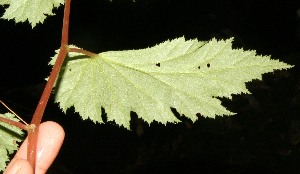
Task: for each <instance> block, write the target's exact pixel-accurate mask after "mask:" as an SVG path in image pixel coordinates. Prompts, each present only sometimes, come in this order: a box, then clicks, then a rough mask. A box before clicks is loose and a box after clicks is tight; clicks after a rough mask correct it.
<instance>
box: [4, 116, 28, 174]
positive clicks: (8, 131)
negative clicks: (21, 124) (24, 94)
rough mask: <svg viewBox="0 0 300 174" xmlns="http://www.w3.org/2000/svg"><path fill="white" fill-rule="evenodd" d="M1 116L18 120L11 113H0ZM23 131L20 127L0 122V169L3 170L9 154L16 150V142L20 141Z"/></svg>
mask: <svg viewBox="0 0 300 174" xmlns="http://www.w3.org/2000/svg"><path fill="white" fill-rule="evenodd" d="M0 116H1V117H4V118H8V119H11V120H14V121H19V120H18V119H17V118H15V116H14V115H13V114H10V113H6V114H0ZM22 135H23V132H22V131H21V129H19V128H17V127H15V126H11V125H8V124H6V123H3V122H0V171H3V170H4V169H5V167H6V162H7V161H9V156H8V155H9V154H12V153H13V152H14V151H15V150H18V148H19V147H18V144H17V143H16V142H19V141H21V140H22V139H21V137H22Z"/></svg>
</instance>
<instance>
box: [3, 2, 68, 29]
mask: <svg viewBox="0 0 300 174" xmlns="http://www.w3.org/2000/svg"><path fill="white" fill-rule="evenodd" d="M7 4H8V5H9V7H8V8H7V9H6V11H5V13H4V15H3V16H2V18H4V19H8V20H10V19H15V21H16V23H18V22H25V21H26V20H28V21H29V23H30V24H31V26H32V28H33V27H35V26H36V24H37V23H43V22H44V20H45V18H46V17H47V16H51V15H54V14H53V13H52V9H53V8H54V7H59V6H60V5H62V4H64V0H0V5H7Z"/></svg>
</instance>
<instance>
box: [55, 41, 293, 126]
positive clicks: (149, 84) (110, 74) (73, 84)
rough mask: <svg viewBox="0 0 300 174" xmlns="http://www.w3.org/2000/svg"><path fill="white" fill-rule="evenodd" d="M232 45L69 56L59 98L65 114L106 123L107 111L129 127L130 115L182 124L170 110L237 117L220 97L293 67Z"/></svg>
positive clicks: (176, 45) (170, 44)
mask: <svg viewBox="0 0 300 174" xmlns="http://www.w3.org/2000/svg"><path fill="white" fill-rule="evenodd" d="M232 41H233V39H232V38H231V39H228V40H226V41H223V40H221V41H217V40H215V39H212V40H211V41H209V42H201V41H200V42H199V41H197V40H188V41H186V40H185V39H184V38H183V37H182V38H178V39H174V40H171V41H166V42H163V43H161V44H159V45H156V46H154V47H151V48H146V49H140V50H128V51H108V52H103V53H100V54H99V55H98V56H96V57H94V58H87V57H86V56H84V55H81V54H79V53H69V57H68V58H67V62H66V65H65V66H64V67H63V70H62V72H61V74H60V77H59V79H58V82H59V83H57V85H56V99H55V100H56V102H59V104H60V107H61V108H62V110H63V111H66V110H67V109H68V108H70V107H72V106H74V107H75V111H76V112H78V113H79V114H80V115H81V117H82V118H83V119H87V118H89V119H91V120H93V121H94V122H100V123H102V122H103V121H102V119H101V107H104V108H105V111H106V112H107V117H108V121H112V120H114V121H115V122H116V123H117V124H118V125H123V126H124V127H126V128H129V121H130V111H134V112H136V113H137V114H138V116H139V117H141V118H142V119H144V120H145V121H146V122H148V123H151V122H152V121H154V120H156V121H158V122H161V123H164V124H165V123H167V122H178V121H179V120H178V119H177V118H176V117H175V116H174V115H173V113H172V111H171V110H170V107H173V108H176V109H177V111H178V112H179V113H181V114H184V115H185V116H186V117H188V118H190V119H191V120H192V121H195V120H197V116H196V114H197V113H201V114H202V115H204V116H207V117H215V116H216V115H232V114H234V113H232V112H230V111H228V110H226V108H224V107H223V106H222V105H221V101H220V100H219V99H218V98H217V97H227V98H231V95H232V94H240V93H250V92H249V91H248V90H247V89H246V86H245V82H249V81H251V80H253V79H261V78H262V76H261V74H263V73H267V72H272V71H274V70H276V69H287V68H291V67H292V66H290V65H288V64H286V63H282V62H280V61H278V60H271V59H270V57H269V56H257V55H256V53H255V51H244V50H242V49H232V43H231V42H232ZM55 57H56V56H55ZM55 57H54V59H53V60H52V61H51V63H50V64H53V63H54V61H55V59H56V58H55Z"/></svg>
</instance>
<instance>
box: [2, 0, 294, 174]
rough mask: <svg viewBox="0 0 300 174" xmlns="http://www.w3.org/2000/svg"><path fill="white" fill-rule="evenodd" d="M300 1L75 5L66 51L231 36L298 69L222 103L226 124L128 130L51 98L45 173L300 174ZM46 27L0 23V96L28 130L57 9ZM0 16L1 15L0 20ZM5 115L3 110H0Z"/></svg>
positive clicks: (75, 1)
mask: <svg viewBox="0 0 300 174" xmlns="http://www.w3.org/2000/svg"><path fill="white" fill-rule="evenodd" d="M299 4H300V2H299V0H282V1H279V0H278V1H276V0H273V1H267V0H256V1H255V0H231V1H224V0H197V1H196V0H176V1H175V0H136V2H132V1H130V0H113V1H112V2H110V1H109V0H72V4H71V21H70V23H71V24H70V43H71V44H75V45H77V46H79V47H84V48H85V49H87V50H90V51H93V52H96V53H98V52H102V51H108V50H124V49H137V48H145V47H148V46H153V45H155V44H157V43H160V42H162V41H164V40H167V39H174V38H176V37H181V36H185V37H186V38H187V39H191V38H198V39H199V40H209V39H211V38H212V37H216V38H218V39H226V38H229V37H235V42H234V47H237V48H241V47H243V48H244V49H251V50H253V49H254V50H257V53H258V54H263V55H272V57H273V58H275V59H280V60H282V61H284V62H286V63H289V64H293V65H296V66H295V67H294V68H293V69H290V70H288V71H276V72H275V73H270V74H266V75H264V81H254V82H252V83H249V84H248V85H247V86H248V88H249V89H250V91H251V92H252V93H253V94H252V95H238V96H234V97H233V100H232V101H230V100H227V99H222V101H223V104H224V105H225V106H227V107H228V109H229V110H231V111H233V112H237V113H238V114H236V115H235V116H232V117H226V116H224V117H216V119H210V118H204V117H201V116H199V120H198V121H197V122H196V123H191V122H190V121H189V120H187V119H185V118H182V120H183V122H182V123H179V124H177V125H174V124H168V125H167V126H164V125H161V124H158V123H153V124H151V125H150V126H149V125H147V124H145V123H144V122H142V121H140V120H138V119H136V116H135V115H134V114H133V115H132V118H133V119H132V129H133V130H132V131H128V130H125V129H124V128H119V127H118V126H116V125H115V124H114V123H107V124H101V125H100V124H94V123H92V122H91V121H89V120H88V121H81V119H80V117H79V116H78V115H77V114H74V113H73V110H72V109H71V110H69V112H68V113H67V115H65V114H63V113H62V112H61V111H60V109H59V108H58V106H57V105H56V104H53V99H51V101H50V102H49V104H48V107H47V110H46V113H45V117H44V121H46V120H53V121H56V122H58V123H60V124H61V125H62V126H63V127H64V128H65V131H66V139H65V142H64V144H63V147H62V149H61V151H60V154H59V155H58V157H57V159H56V161H55V162H54V164H53V165H52V167H51V168H50V170H49V172H48V173H230V174H242V173H254V172H264V173H290V174H293V173H295V174H296V173H300V114H299V113H300V78H299V71H300V68H299V67H298V66H299V59H300V5H299ZM54 11H55V12H56V14H57V15H55V16H53V17H49V18H48V19H46V21H45V22H44V25H37V27H36V28H34V29H33V30H32V29H31V26H30V25H29V24H28V23H23V24H20V23H18V24H15V23H14V22H13V21H9V22H8V21H4V20H1V21H0V43H1V46H0V52H1V55H0V57H1V63H0V98H1V100H3V101H5V102H6V103H7V104H8V105H9V106H11V108H12V109H13V110H14V111H16V112H17V113H18V114H19V115H22V116H23V117H24V118H25V119H26V120H27V121H28V122H29V121H30V120H31V116H32V114H33V112H34V109H35V107H36V104H37V102H38V100H39V97H40V94H41V91H42V90H43V87H44V85H45V81H44V80H43V79H44V78H45V77H46V76H48V75H49V72H50V70H51V67H49V66H48V65H47V63H48V61H49V60H50V57H51V56H53V55H54V50H55V49H58V48H59V45H60V36H61V23H62V13H63V8H62V7H60V8H58V9H56V10H54ZM3 12H4V9H3V8H0V13H3ZM0 111H1V112H4V111H5V109H4V108H3V107H1V109H0Z"/></svg>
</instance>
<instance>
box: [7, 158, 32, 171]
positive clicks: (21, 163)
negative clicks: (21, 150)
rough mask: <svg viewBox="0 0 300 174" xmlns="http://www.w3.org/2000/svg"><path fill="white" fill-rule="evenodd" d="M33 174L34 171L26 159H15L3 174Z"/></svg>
mask: <svg viewBox="0 0 300 174" xmlns="http://www.w3.org/2000/svg"><path fill="white" fill-rule="evenodd" d="M25 173H26V174H33V169H32V167H31V165H30V164H29V162H28V161H27V160H25V159H13V161H12V162H11V163H10V164H9V165H8V166H7V169H6V170H5V172H4V173H3V174H25Z"/></svg>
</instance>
